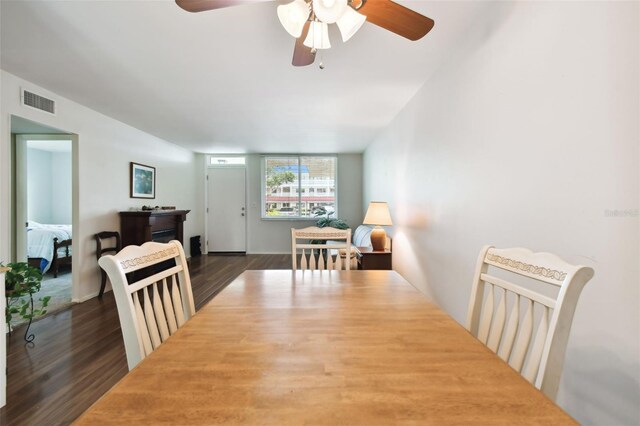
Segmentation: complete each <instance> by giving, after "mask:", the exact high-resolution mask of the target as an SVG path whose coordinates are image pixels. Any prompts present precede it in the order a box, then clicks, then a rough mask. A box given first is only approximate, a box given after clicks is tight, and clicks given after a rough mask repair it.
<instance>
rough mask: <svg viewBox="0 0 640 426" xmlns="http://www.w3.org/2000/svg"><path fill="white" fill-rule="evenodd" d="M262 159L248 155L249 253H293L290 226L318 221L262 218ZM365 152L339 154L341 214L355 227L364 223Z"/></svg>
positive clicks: (294, 226) (309, 224) (302, 225)
mask: <svg viewBox="0 0 640 426" xmlns="http://www.w3.org/2000/svg"><path fill="white" fill-rule="evenodd" d="M261 161H262V156H261V155H258V154H254V155H249V156H247V176H248V178H247V200H248V206H247V207H248V208H247V210H248V217H247V236H248V241H247V252H248V253H291V228H303V227H306V226H313V225H314V224H315V220H311V221H309V220H306V221H304V220H264V219H262V218H261V214H260V212H261V210H260V209H261V206H262V201H261V196H262V194H261V192H260V190H261V185H262V180H261ZM361 199H362V154H339V155H338V217H339V218H340V219H344V220H345V221H346V222H347V223H348V224H349V225H350V226H351V227H352V229H355V227H356V226H358V225H360V224H361V223H362V219H363V218H364V216H363V213H362V206H361V205H360V203H359V202H358V200H361Z"/></svg>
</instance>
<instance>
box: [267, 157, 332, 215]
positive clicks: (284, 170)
mask: <svg viewBox="0 0 640 426" xmlns="http://www.w3.org/2000/svg"><path fill="white" fill-rule="evenodd" d="M336 163H337V159H336V157H333V156H332V157H321V156H267V157H264V173H263V176H262V193H263V204H262V205H263V206H264V207H263V212H262V216H263V217H264V218H296V217H299V218H314V217H316V215H317V213H318V208H319V207H325V208H326V210H327V211H329V212H334V214H335V210H336V207H337V206H336V204H337V203H336V200H337V182H336V168H337V167H336Z"/></svg>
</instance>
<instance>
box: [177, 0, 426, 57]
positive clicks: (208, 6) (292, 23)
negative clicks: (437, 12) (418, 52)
mask: <svg viewBox="0 0 640 426" xmlns="http://www.w3.org/2000/svg"><path fill="white" fill-rule="evenodd" d="M263 1H269V0H176V3H177V4H178V6H180V7H181V8H182V9H184V10H186V11H188V12H203V11H205V10H213V9H221V8H223V7H229V6H237V5H242V4H251V3H256V2H263ZM277 11H278V19H279V20H280V23H281V24H282V26H283V27H284V29H285V30H286V31H287V32H288V33H289V34H291V36H292V37H295V38H296V43H295V47H294V50H293V61H292V64H293V65H294V66H297V67H302V66H307V65H311V64H312V63H313V62H314V61H315V56H316V52H317V51H318V49H329V48H330V47H331V43H330V42H329V26H328V24H336V25H337V26H338V29H339V30H340V35H341V36H342V41H343V42H346V41H347V40H349V39H350V38H351V37H353V35H354V34H355V33H356V32H358V30H359V29H360V28H361V27H362V25H364V23H365V21H368V22H370V23H372V24H373V25H376V26H378V27H381V28H384V29H385V30H388V31H391V32H392V33H395V34H398V35H399V36H402V37H404V38H406V39H409V40H413V41H415V40H419V39H421V38H422V37H424V36H425V35H426V34H427V33H428V32H429V31H431V29H432V28H433V25H434V22H433V19H431V18H428V17H426V16H423V15H421V14H419V13H417V12H414V11H413V10H411V9H408V8H406V7H404V6H402V5H400V4H398V3H396V2H394V1H392V0H293V1H292V2H291V3H288V4H285V5H280V6H278V8H277ZM320 68H323V66H322V65H321V66H320Z"/></svg>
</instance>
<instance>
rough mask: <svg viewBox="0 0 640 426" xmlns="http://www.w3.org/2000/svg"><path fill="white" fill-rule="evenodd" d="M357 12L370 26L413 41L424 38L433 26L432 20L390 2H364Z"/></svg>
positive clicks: (383, 0)
mask: <svg viewBox="0 0 640 426" xmlns="http://www.w3.org/2000/svg"><path fill="white" fill-rule="evenodd" d="M358 12H360V13H362V14H363V15H365V16H366V17H367V21H369V22H371V23H372V24H375V25H377V26H379V27H382V28H384V29H386V30H389V31H391V32H392V33H396V34H398V35H401V36H402V37H405V38H408V39H409V40H414V41H415V40H419V39H421V38H422V37H424V36H425V35H426V34H427V33H428V32H429V31H431V28H433V24H434V21H433V19H431V18H427V17H426V16H423V15H420V14H419V13H418V12H414V11H413V10H411V9H407V8H406V7H404V6H402V5H399V4H398V3H394V2H392V1H391V0H366V2H365V3H364V5H363V6H362V7H361V8H360V9H359V10H358Z"/></svg>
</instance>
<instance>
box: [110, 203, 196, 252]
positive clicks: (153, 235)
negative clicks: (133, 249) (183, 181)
mask: <svg viewBox="0 0 640 426" xmlns="http://www.w3.org/2000/svg"><path fill="white" fill-rule="evenodd" d="M190 211H191V210H130V211H124V212H120V234H121V236H122V246H123V247H126V246H129V245H138V246H139V245H142V244H144V243H146V242H147V241H156V242H161V243H166V242H169V241H171V240H178V241H180V243H181V244H182V245H183V246H184V235H183V223H184V221H185V220H187V213H189V212H190Z"/></svg>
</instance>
